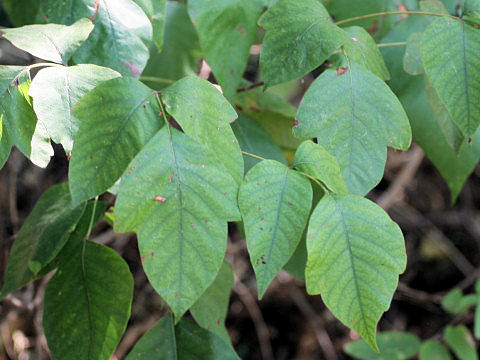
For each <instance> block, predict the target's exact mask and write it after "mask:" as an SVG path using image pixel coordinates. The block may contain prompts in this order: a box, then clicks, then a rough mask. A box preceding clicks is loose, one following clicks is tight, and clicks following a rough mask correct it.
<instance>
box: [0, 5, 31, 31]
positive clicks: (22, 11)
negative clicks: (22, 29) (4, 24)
mask: <svg viewBox="0 0 480 360" xmlns="http://www.w3.org/2000/svg"><path fill="white" fill-rule="evenodd" d="M2 5H3V10H5V12H6V13H7V14H8V17H9V18H10V21H11V22H12V23H13V24H14V25H15V26H22V25H27V24H29V23H31V22H33V20H34V19H35V16H36V14H37V12H38V7H39V6H40V1H38V0H23V1H21V2H20V1H18V0H2Z"/></svg>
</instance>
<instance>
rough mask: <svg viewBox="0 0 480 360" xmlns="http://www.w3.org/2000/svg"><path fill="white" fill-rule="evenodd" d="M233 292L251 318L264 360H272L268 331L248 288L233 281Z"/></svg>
mask: <svg viewBox="0 0 480 360" xmlns="http://www.w3.org/2000/svg"><path fill="white" fill-rule="evenodd" d="M233 291H234V292H235V293H236V294H237V295H238V296H239V298H240V300H241V301H242V303H243V304H244V305H245V307H246V309H247V311H248V313H249V314H250V317H251V318H252V321H253V324H254V325H255V330H256V331H257V337H258V342H259V343H260V350H261V352H262V357H263V359H264V360H273V359H274V357H273V350H272V345H271V344H270V331H269V330H268V327H267V324H265V320H264V319H263V316H262V312H261V311H260V309H259V307H258V305H257V301H256V300H255V298H254V297H253V295H252V293H251V292H250V290H248V288H247V287H246V286H245V285H244V284H243V283H241V282H240V281H235V284H234V285H233Z"/></svg>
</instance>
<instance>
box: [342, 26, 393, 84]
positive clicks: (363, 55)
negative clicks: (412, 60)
mask: <svg viewBox="0 0 480 360" xmlns="http://www.w3.org/2000/svg"><path fill="white" fill-rule="evenodd" d="M345 31H346V32H347V33H348V35H350V39H349V40H348V41H346V42H345V44H343V49H344V50H345V52H346V53H347V55H348V57H349V58H350V59H351V60H353V61H355V62H356V63H357V64H359V65H362V66H363V67H364V68H365V69H367V70H370V71H371V72H372V73H374V74H375V75H377V76H378V77H379V78H380V79H382V80H388V79H390V73H389V72H388V69H387V66H386V65H385V62H384V61H383V57H382V54H381V53H380V50H379V49H378V46H377V43H376V42H375V40H374V39H373V38H372V37H371V35H370V34H369V33H368V32H367V31H366V30H365V29H363V28H361V27H359V26H351V27H348V28H345Z"/></svg>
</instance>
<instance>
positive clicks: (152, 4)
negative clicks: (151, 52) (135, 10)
mask: <svg viewBox="0 0 480 360" xmlns="http://www.w3.org/2000/svg"><path fill="white" fill-rule="evenodd" d="M133 1H135V2H136V3H137V5H139V6H140V7H141V8H142V10H143V11H144V12H145V14H146V15H147V16H148V18H149V20H150V22H151V23H152V28H153V35H152V40H153V42H154V43H155V45H156V46H157V49H158V51H161V50H162V47H163V31H164V28H165V12H166V9H165V5H166V0H133Z"/></svg>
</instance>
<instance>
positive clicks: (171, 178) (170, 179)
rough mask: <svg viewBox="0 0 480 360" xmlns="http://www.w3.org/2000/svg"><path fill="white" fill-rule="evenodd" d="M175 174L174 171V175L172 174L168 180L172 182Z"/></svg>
mask: <svg viewBox="0 0 480 360" xmlns="http://www.w3.org/2000/svg"><path fill="white" fill-rule="evenodd" d="M174 176H175V173H174V172H172V175H170V178H169V179H168V182H170V183H171V182H172V180H173V177H174Z"/></svg>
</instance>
